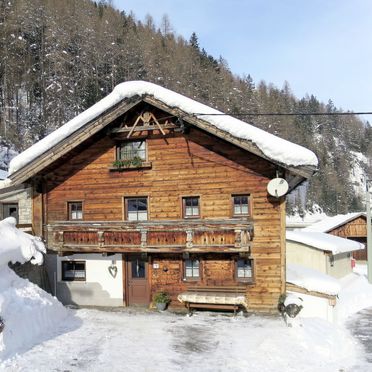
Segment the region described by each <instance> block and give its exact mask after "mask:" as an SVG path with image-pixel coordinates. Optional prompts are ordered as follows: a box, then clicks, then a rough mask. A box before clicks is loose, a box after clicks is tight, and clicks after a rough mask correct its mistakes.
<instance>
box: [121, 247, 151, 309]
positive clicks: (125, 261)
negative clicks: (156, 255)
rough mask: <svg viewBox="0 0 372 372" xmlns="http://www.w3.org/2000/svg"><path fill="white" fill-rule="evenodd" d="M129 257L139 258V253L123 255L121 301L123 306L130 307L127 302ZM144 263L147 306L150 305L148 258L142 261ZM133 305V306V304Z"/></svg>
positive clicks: (149, 261)
mask: <svg viewBox="0 0 372 372" xmlns="http://www.w3.org/2000/svg"><path fill="white" fill-rule="evenodd" d="M131 257H141V253H123V273H124V275H123V281H124V283H123V290H124V295H123V300H124V305H125V306H132V305H133V304H131V303H130V301H129V281H130V278H129V275H130V273H129V265H130V263H131V259H130V258H131ZM144 261H145V262H146V281H147V286H148V296H147V299H146V300H147V305H150V303H151V280H150V275H151V271H150V267H151V260H150V257H149V256H148V255H147V257H146V259H145V260H144ZM134 305H135V304H134Z"/></svg>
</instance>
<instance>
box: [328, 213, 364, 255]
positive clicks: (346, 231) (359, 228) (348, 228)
mask: <svg viewBox="0 0 372 372" xmlns="http://www.w3.org/2000/svg"><path fill="white" fill-rule="evenodd" d="M328 234H332V235H336V236H339V237H341V238H345V239H351V240H355V241H357V242H360V243H363V244H364V245H365V248H364V249H361V250H359V251H354V252H353V257H354V258H355V259H356V260H361V261H365V260H367V219H366V217H365V216H364V215H363V214H360V215H359V216H357V217H356V218H354V219H352V220H350V221H347V222H345V223H344V224H342V225H340V226H337V227H335V228H333V229H331V230H330V231H328Z"/></svg>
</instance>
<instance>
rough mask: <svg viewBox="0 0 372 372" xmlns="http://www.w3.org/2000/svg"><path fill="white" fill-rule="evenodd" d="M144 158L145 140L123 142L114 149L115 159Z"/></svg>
mask: <svg viewBox="0 0 372 372" xmlns="http://www.w3.org/2000/svg"><path fill="white" fill-rule="evenodd" d="M138 158H139V159H141V160H143V161H145V160H146V142H145V141H134V142H123V143H121V144H120V145H118V147H117V149H116V160H134V159H138Z"/></svg>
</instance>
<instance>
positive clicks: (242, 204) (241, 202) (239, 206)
mask: <svg viewBox="0 0 372 372" xmlns="http://www.w3.org/2000/svg"><path fill="white" fill-rule="evenodd" d="M232 200H233V215H234V216H249V214H250V213H249V195H233V197H232Z"/></svg>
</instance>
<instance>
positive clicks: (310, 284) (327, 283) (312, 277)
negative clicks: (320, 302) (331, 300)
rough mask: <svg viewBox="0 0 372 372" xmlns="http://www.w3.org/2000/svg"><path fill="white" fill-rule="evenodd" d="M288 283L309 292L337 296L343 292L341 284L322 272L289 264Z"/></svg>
mask: <svg viewBox="0 0 372 372" xmlns="http://www.w3.org/2000/svg"><path fill="white" fill-rule="evenodd" d="M286 274H287V279H286V281H287V283H291V284H295V285H297V286H298V287H301V288H304V289H306V290H308V291H314V292H319V293H324V294H327V295H333V296H334V295H337V294H338V293H339V292H340V290H341V284H340V282H339V281H338V280H337V279H335V278H333V277H331V276H329V275H327V274H323V273H321V272H320V271H317V270H314V269H309V268H308V267H304V266H301V265H297V264H287V270H286Z"/></svg>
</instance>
